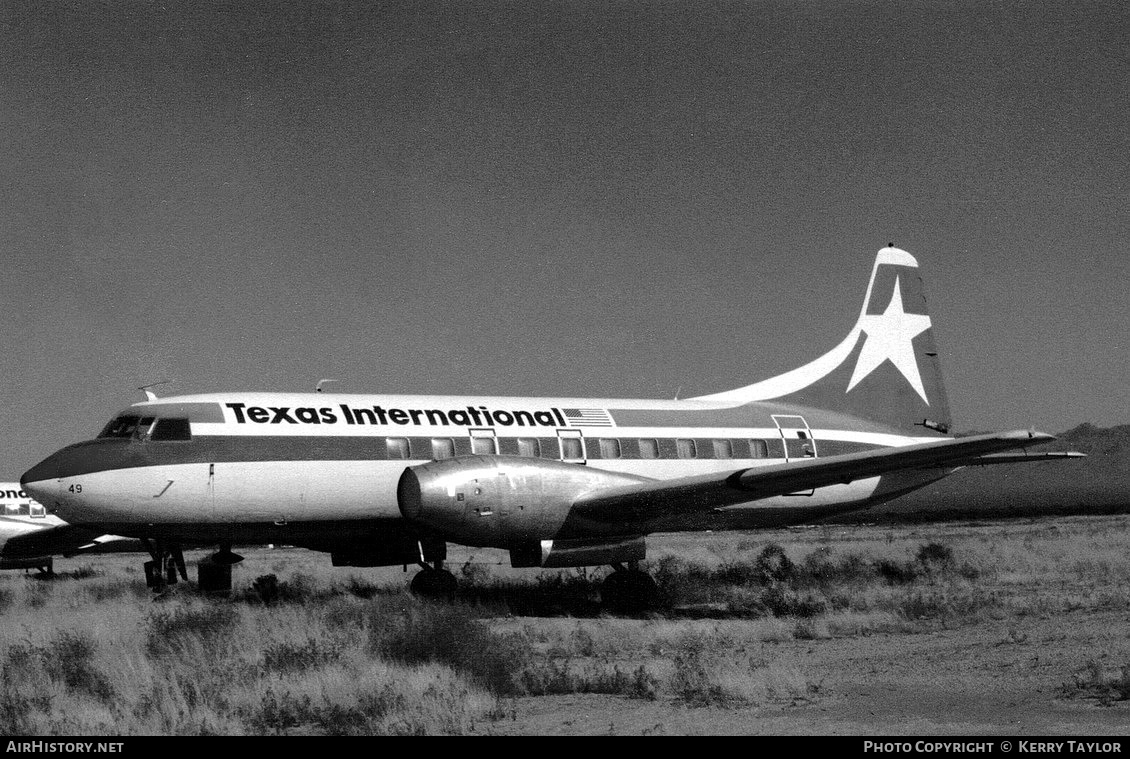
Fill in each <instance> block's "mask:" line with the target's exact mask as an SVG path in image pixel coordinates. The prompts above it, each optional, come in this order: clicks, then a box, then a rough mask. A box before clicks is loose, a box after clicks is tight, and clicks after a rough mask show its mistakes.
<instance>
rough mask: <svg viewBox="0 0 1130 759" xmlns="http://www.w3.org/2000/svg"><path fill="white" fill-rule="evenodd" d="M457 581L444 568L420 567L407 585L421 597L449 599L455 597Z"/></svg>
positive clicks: (438, 599) (439, 599) (440, 599)
mask: <svg viewBox="0 0 1130 759" xmlns="http://www.w3.org/2000/svg"><path fill="white" fill-rule="evenodd" d="M457 586H458V582H456V580H455V575H453V574H451V572H448V571H447V570H446V569H432V568H431V567H428V568H426V569H421V570H420V571H419V572H417V573H416V576H415V577H413V578H412V583H411V584H410V585H409V586H408V587H409V590H411V591H412V593H413V594H415V595H417V596H420V597H421V598H430V599H433V600H437V601H451V600H453V599H454V598H455V589H456V587H457Z"/></svg>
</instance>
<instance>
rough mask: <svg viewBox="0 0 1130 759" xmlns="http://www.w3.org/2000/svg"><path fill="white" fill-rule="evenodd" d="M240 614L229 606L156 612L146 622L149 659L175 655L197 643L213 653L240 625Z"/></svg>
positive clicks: (191, 607)
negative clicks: (185, 647)
mask: <svg viewBox="0 0 1130 759" xmlns="http://www.w3.org/2000/svg"><path fill="white" fill-rule="evenodd" d="M239 620H240V616H239V610H238V609H237V608H236V607H234V606H232V605H230V604H216V605H209V606H195V607H194V606H177V607H174V608H173V609H172V610H171V611H168V610H164V609H162V610H160V611H156V612H153V613H152V614H150V615H149V617H148V618H147V620H146V628H147V635H146V650H147V652H148V653H149V655H150V656H154V657H161V656H168V655H175V654H176V653H177V652H178V651H179V650H181V649H182V648H183V647H184V646H185V645H186V644H188V643H189V642H190V641H193V640H196V641H199V642H200V644H201V645H202V646H203V647H204V648H205V649H206V650H208V649H213V648H215V647H216V646H217V645H218V644H219V643H221V642H222V641H224V639H225V638H227V636H228V635H229V634H230V633H231V631H232V630H233V628H235V626H236V625H237V624H238V623H239Z"/></svg>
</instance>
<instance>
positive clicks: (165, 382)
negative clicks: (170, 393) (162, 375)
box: [138, 380, 175, 401]
mask: <svg viewBox="0 0 1130 759" xmlns="http://www.w3.org/2000/svg"><path fill="white" fill-rule="evenodd" d="M171 382H175V380H161V381H160V382H150V383H149V384H148V385H142V386H141V387H139V388H138V390H140V391H141V392H143V393H145V400H147V401H155V400H157V394H156V393H155V392H153V391H152V390H150V389H149V388H151V387H157V386H158V385H168V384H169V383H171Z"/></svg>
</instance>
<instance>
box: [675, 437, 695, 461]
mask: <svg viewBox="0 0 1130 759" xmlns="http://www.w3.org/2000/svg"><path fill="white" fill-rule="evenodd" d="M675 447H676V450H678V452H679V458H681V459H693V458H694V457H695V444H694V441H693V440H690V439H687V438H680V439H679V440H676V441H675Z"/></svg>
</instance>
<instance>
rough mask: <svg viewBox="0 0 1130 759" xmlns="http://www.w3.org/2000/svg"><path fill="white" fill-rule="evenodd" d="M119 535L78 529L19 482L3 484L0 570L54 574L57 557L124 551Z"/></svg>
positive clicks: (0, 503)
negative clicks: (90, 552) (110, 550)
mask: <svg viewBox="0 0 1130 759" xmlns="http://www.w3.org/2000/svg"><path fill="white" fill-rule="evenodd" d="M123 540H125V539H124V538H121V537H119V536H117V535H102V534H99V533H98V532H96V531H95V532H92V531H90V530H87V529H84V528H79V527H75V526H73V525H69V524H67V523H66V522H64V521H63V520H62V519H59V517H57V516H54V515H53V514H48V513H47V510H46V508H44V506H43V505H42V504H40V503H39V502H38V501H36V500H35V499H34V498H32V497H31V496H30V495H29V494H28V492H27V491H26V490H24V488H23V486H21V485H20V484H19V483H18V482H0V569H35V570H38V571H39V573H40V574H43V575H48V576H49V575H52V574H54V557H55V556H58V555H63V556H73V555H76V554H79V553H83V552H85V551H91V550H95V549H106V548H110V547H121V544H120V542H119V541H123Z"/></svg>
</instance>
